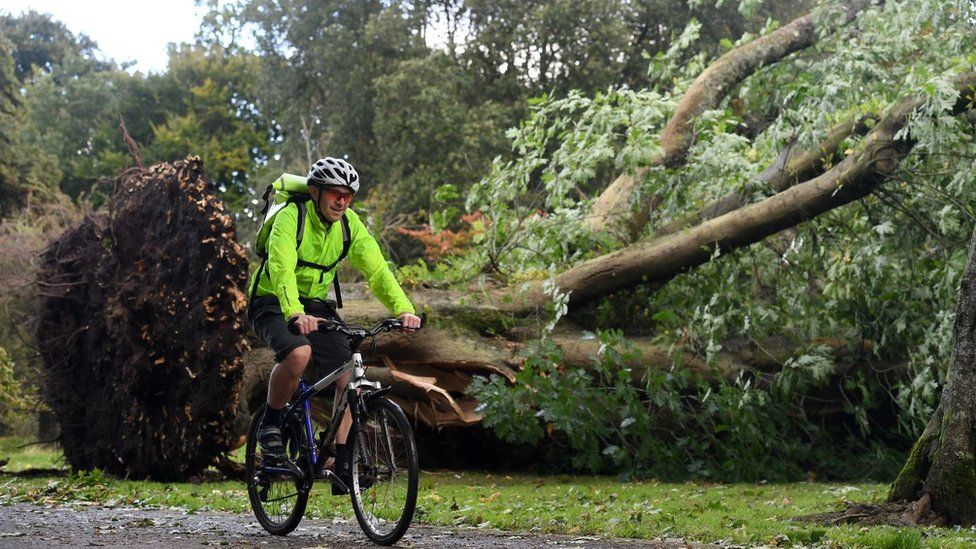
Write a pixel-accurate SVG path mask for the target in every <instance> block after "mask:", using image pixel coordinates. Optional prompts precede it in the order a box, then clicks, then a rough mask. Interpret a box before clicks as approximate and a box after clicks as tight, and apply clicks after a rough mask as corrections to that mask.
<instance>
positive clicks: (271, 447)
mask: <svg viewBox="0 0 976 549" xmlns="http://www.w3.org/2000/svg"><path fill="white" fill-rule="evenodd" d="M311 358H312V347H311V346H310V345H302V346H300V347H296V348H295V349H294V350H292V351H291V352H290V353H288V355H287V356H286V357H285V358H284V359H282V361H281V362H279V363H278V364H277V365H276V366H275V367H274V370H272V371H271V379H270V380H269V381H268V406H267V407H266V408H265V410H264V417H263V418H261V428H260V429H258V444H260V445H261V451H262V453H263V454H265V455H267V456H269V457H275V458H283V457H284V455H285V448H284V445H283V443H282V440H281V429H280V428H279V425H280V424H281V412H282V410H284V408H285V405H287V404H288V399H289V398H291V395H292V394H294V393H295V389H297V388H298V382H299V380H300V379H301V377H302V372H304V371H305V368H306V367H307V366H308V362H309V360H310V359H311Z"/></svg>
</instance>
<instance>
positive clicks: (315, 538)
mask: <svg viewBox="0 0 976 549" xmlns="http://www.w3.org/2000/svg"><path fill="white" fill-rule="evenodd" d="M160 543H165V544H166V546H167V549H182V548H187V547H210V546H231V547H263V546H272V547H348V546H372V543H371V542H370V541H369V540H368V539H366V536H365V535H364V534H363V533H362V531H360V529H359V525H358V524H357V523H356V521H355V520H354V519H349V520H346V519H329V520H323V519H318V520H311V519H308V518H306V519H305V520H303V521H302V523H301V525H300V526H299V527H298V528H297V529H296V530H295V531H294V532H292V533H291V534H290V535H288V536H284V537H278V536H272V535H270V534H268V533H267V532H265V531H264V530H263V529H262V528H261V526H260V525H258V523H257V521H255V520H254V518H253V517H251V516H250V515H245V514H239V515H238V514H230V513H218V512H211V511H207V512H195V513H188V512H186V511H183V510H178V509H154V510H153V509H134V508H101V507H40V506H35V505H28V504H20V503H18V504H14V505H7V506H0V546H2V547H5V548H6V547H14V548H21V547H146V546H152V545H159V544H160ZM447 545H451V546H453V547H455V548H468V547H470V548H481V547H511V548H519V549H521V548H525V549H529V548H535V547H566V548H570V547H596V548H632V547H660V548H679V547H715V546H705V545H698V544H688V543H684V542H682V541H681V540H674V539H658V540H627V539H607V538H600V537H596V536H555V535H542V534H533V533H517V532H503V531H499V530H488V529H478V528H465V527H459V528H445V527H436V526H423V525H414V526H411V527H410V530H408V531H407V534H406V535H405V536H404V537H403V539H402V540H401V541H400V542H399V543H397V546H398V547H417V548H428V547H429V548H433V547H445V546H447Z"/></svg>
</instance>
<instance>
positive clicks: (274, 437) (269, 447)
mask: <svg viewBox="0 0 976 549" xmlns="http://www.w3.org/2000/svg"><path fill="white" fill-rule="evenodd" d="M258 446H260V447H261V454H262V455H263V456H264V462H265V464H268V463H269V462H272V463H281V462H283V461H285V446H284V444H282V443H281V429H279V428H278V427H275V426H274V425H265V426H264V427H261V428H260V429H258Z"/></svg>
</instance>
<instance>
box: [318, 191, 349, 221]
mask: <svg viewBox="0 0 976 549" xmlns="http://www.w3.org/2000/svg"><path fill="white" fill-rule="evenodd" d="M310 192H311V193H312V195H313V196H312V198H314V199H315V203H316V204H317V205H318V207H319V211H320V212H321V213H322V215H323V216H325V218H326V219H328V220H329V221H332V222H335V221H339V219H341V218H342V214H344V213H346V208H348V207H349V204H351V203H352V193H351V192H350V191H349V189H345V188H343V187H312V188H311V189H310ZM316 195H318V196H316Z"/></svg>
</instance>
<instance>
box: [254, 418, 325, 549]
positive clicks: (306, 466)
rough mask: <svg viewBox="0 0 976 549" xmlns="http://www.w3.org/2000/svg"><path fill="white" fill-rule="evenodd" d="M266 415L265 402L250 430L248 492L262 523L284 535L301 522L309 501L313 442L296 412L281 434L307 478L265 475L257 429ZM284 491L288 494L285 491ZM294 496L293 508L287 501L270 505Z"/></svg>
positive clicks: (273, 531)
mask: <svg viewBox="0 0 976 549" xmlns="http://www.w3.org/2000/svg"><path fill="white" fill-rule="evenodd" d="M263 415H264V406H262V407H261V409H260V410H258V411H257V413H255V414H254V417H253V418H251V427H250V429H248V434H247V448H246V450H245V453H244V470H245V476H244V478H245V480H246V482H247V496H248V499H249V500H250V501H251V510H252V511H254V516H255V517H256V518H257V519H258V522H259V523H261V526H262V527H264V529H265V530H267V531H268V533H271V534H274V535H276V536H284V535H286V534H288V533H290V532H291V531H292V530H294V529H295V528H296V527H297V526H298V523H299V522H301V520H302V517H303V516H304V515H305V506H306V505H307V504H308V495H309V491H310V490H311V486H312V465H311V464H310V463H309V462H308V455H309V452H308V448H309V442H308V437H307V436H306V434H305V426H304V425H303V424H302V422H301V420H300V419H298V416H296V415H292V416H291V418H290V419H289V421H288V424H287V425H285V426H283V427H282V429H281V438H282V442H283V443H284V445H285V453H286V455H288V457H289V459H291V460H292V461H293V462H294V463H295V464H296V465H297V466H298V467H299V469H300V470H301V471H302V473H303V475H304V476H305V478H304V480H302V481H300V480H299V479H298V478H296V477H290V478H289V477H287V476H270V475H268V476H262V475H261V465H262V464H263V459H262V456H261V452H260V449H259V448H258V445H257V438H258V437H257V432H258V429H259V428H260V426H261V417H262V416H263ZM262 492H263V494H262ZM282 492H285V494H284V495H282V494H281V493H282ZM269 496H271V497H270V501H269ZM291 498H294V506H292V507H290V508H285V507H284V505H280V506H269V505H268V504H269V503H274V502H280V501H286V500H289V499H291Z"/></svg>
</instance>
